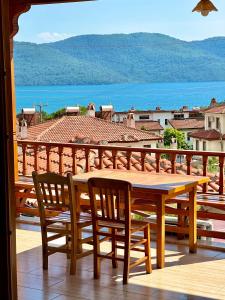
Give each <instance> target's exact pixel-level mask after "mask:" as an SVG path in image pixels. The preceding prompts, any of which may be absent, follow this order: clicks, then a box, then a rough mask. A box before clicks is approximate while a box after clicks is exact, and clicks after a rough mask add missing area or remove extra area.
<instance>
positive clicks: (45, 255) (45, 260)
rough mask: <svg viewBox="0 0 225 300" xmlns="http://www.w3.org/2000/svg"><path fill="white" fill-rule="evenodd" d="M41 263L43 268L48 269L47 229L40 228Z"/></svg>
mask: <svg viewBox="0 0 225 300" xmlns="http://www.w3.org/2000/svg"><path fill="white" fill-rule="evenodd" d="M41 235H42V263H43V269H44V270H48V242H47V231H46V230H45V229H43V228H42V233H41Z"/></svg>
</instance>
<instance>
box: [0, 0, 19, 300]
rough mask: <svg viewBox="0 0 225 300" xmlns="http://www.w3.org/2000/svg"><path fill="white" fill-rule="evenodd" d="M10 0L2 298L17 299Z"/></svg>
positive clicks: (2, 59) (0, 210) (0, 205)
mask: <svg viewBox="0 0 225 300" xmlns="http://www.w3.org/2000/svg"><path fill="white" fill-rule="evenodd" d="M9 5H10V4H9V0H0V136H1V138H0V159H1V168H0V179H1V180H0V195H1V201H0V232H1V234H0V257H1V259H0V264H1V268H0V269H1V273H2V274H4V276H2V278H1V297H0V298H1V299H6V300H9V299H10V300H16V299H17V286H16V285H17V281H16V228H15V196H14V194H15V193H14V160H13V117H12V90H11V88H12V83H11V59H10V38H9V35H10V17H9Z"/></svg>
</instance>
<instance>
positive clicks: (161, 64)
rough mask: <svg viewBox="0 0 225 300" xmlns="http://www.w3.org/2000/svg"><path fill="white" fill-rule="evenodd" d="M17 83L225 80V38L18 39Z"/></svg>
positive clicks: (140, 35) (142, 35)
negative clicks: (191, 39)
mask: <svg viewBox="0 0 225 300" xmlns="http://www.w3.org/2000/svg"><path fill="white" fill-rule="evenodd" d="M14 57H15V74H16V84H17V85H67V84H68V85H70V84H80V85H82V84H111V83H149V82H182V81H183V82H187V81H219V80H224V81H225V37H215V38H210V39H206V40H203V41H193V42H186V41H182V40H179V39H175V38H173V37H170V36H166V35H162V34H156V33H134V34H113V35H84V36H77V37H72V38H69V39H66V40H63V41H59V42H55V43H48V44H34V43H25V42H15V56H14Z"/></svg>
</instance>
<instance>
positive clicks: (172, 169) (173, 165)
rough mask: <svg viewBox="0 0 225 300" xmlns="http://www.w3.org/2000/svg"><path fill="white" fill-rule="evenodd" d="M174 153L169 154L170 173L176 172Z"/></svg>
mask: <svg viewBox="0 0 225 300" xmlns="http://www.w3.org/2000/svg"><path fill="white" fill-rule="evenodd" d="M176 157H177V155H176V153H171V154H170V160H171V173H172V174H176Z"/></svg>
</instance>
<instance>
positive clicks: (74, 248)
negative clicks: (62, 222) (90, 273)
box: [70, 226, 77, 275]
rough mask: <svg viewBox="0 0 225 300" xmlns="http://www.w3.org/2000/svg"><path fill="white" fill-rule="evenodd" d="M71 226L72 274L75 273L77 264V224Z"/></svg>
mask: <svg viewBox="0 0 225 300" xmlns="http://www.w3.org/2000/svg"><path fill="white" fill-rule="evenodd" d="M71 227H72V228H71V251H70V258H71V259H70V275H74V274H75V273H76V265H77V226H71ZM72 230H73V232H72Z"/></svg>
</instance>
